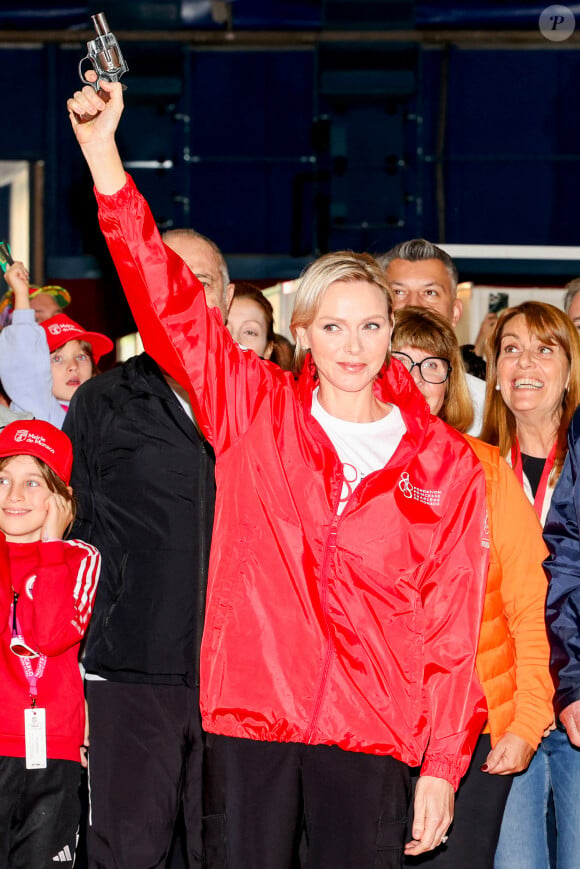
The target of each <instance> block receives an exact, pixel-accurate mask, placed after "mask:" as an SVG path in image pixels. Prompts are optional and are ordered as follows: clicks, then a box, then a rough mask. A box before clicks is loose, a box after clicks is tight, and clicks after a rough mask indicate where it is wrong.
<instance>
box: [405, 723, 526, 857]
mask: <svg viewBox="0 0 580 869" xmlns="http://www.w3.org/2000/svg"><path fill="white" fill-rule="evenodd" d="M490 749H491V742H490V738H489V734H487V733H486V734H482V735H481V736H480V737H479V739H478V741H477V745H476V747H475V751H474V753H473V757H472V759H471V764H470V766H469V769H468V770H467V773H466V774H465V776H464V777H463V779H462V780H461V785H460V786H459V790H458V791H457V795H456V799H455V817H454V819H453V824H452V825H451V827H450V828H449V840H448V841H447V843H446V844H445V845H442V846H441V847H440V848H436V849H435V850H434V851H430V852H428V853H427V854H425V855H422V856H421V857H406V858H405V866H423V865H428V866H429V869H463V867H467V869H493V858H494V855H495V849H496V847H497V843H498V839H499V831H500V828H501V819H502V817H503V810H504V808H505V804H506V800H507V798H508V794H509V792H510V788H511V786H512V776H511V775H490V774H489V773H486V772H482V771H481V769H480V767H481V765H482V764H483V763H485V759H486V757H487V755H488V754H489V752H490Z"/></svg>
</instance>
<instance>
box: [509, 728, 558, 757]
mask: <svg viewBox="0 0 580 869" xmlns="http://www.w3.org/2000/svg"><path fill="white" fill-rule="evenodd" d="M551 723H552V722H551V721H548V723H547V724H546V726H545V727H543V728H542V732H541V733H538V732H537V729H536V728H533V727H528V726H526V725H525V724H522V722H521V721H512V723H511V724H510V725H509V727H507V728H506V731H505V732H506V733H513V734H514V735H515V736H520V737H521V738H522V739H525V741H526V742H527V743H528V745H531V747H532V748H533V749H534V751H536V750H537V748H538V745H539V744H540V742H541V741H542V737H543V735H544V730H546V728H548V727H549V726H550V724H551Z"/></svg>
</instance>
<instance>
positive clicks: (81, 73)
mask: <svg viewBox="0 0 580 869" xmlns="http://www.w3.org/2000/svg"><path fill="white" fill-rule="evenodd" d="M85 60H88V61H89V63H90V64H91V67H92V68H93V70H94V71H95V72H96V73H97V76H98V74H99V72H98V70H97V69H96V68H95V65H94V63H93V62H92V60H91V56H90V54H87V55H85V57H83V58H82V60H80V61H79V78H80V80H81V81H82V83H83V84H88V85H90V86H91V87H92V88H93V90H94V91H95V93H98V90H99V82H100V79H99V78H97V80H96V81H88V79H86V78H85V76H84V70H83V63H84V62H85Z"/></svg>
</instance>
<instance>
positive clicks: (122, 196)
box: [93, 172, 137, 210]
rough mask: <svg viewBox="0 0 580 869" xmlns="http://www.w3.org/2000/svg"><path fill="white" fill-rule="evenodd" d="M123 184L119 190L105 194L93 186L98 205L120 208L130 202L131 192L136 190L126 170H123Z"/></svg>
mask: <svg viewBox="0 0 580 869" xmlns="http://www.w3.org/2000/svg"><path fill="white" fill-rule="evenodd" d="M125 178H126V180H125V184H124V185H123V187H121V189H120V190H117V192H116V193H111V194H110V195H107V194H106V193H99V191H98V190H97V188H96V187H93V193H94V194H95V198H96V200H97V203H98V205H99V207H103V208H106V209H107V208H110V209H113V210H114V209H115V208H122V207H123V206H125V205H127V203H128V202H130V200H131V198H132V196H133V194H134V193H135V191H136V189H137V188H136V186H135V182H134V181H133V179H132V178H131V176H130V175H129V173H128V172H125Z"/></svg>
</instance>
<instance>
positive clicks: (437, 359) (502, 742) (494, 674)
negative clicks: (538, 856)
mask: <svg viewBox="0 0 580 869" xmlns="http://www.w3.org/2000/svg"><path fill="white" fill-rule="evenodd" d="M392 346H393V351H392V353H393V358H394V359H397V360H398V361H399V362H401V363H402V364H403V365H404V366H405V368H406V369H407V371H409V372H410V373H411V376H412V377H413V379H414V381H415V383H416V385H417V387H418V389H419V391H420V392H421V393H422V394H423V395H424V396H425V398H426V400H427V403H428V404H429V407H430V409H431V412H432V413H433V414H435V415H437V416H439V417H440V418H441V419H444V420H445V421H446V422H447V423H448V424H449V425H451V426H453V427H454V428H457V429H458V430H459V431H461V432H465V431H466V430H467V429H468V428H469V426H470V424H471V414H472V409H471V401H470V398H469V392H468V390H467V384H466V380H465V372H464V369H463V363H462V360H461V352H460V349H459V345H458V343H457V338H456V337H455V333H454V332H453V330H452V329H451V327H450V326H449V324H448V323H447V322H446V321H445V320H444V319H443V318H442V317H441V316H440V315H439V314H437V313H436V312H435V311H429V310H426V309H425V308H406V309H405V310H403V311H398V312H396V314H395V330H394V333H393V344H392ZM466 438H467V440H468V442H469V443H470V445H471V446H472V448H473V449H474V451H475V453H476V455H477V456H478V458H479V459H480V461H481V462H482V465H483V468H484V471H485V474H486V485H487V502H488V520H489V526H490V567H489V574H488V580H487V589H486V599H485V606H484V615H483V622H482V626H481V632H480V637H479V648H478V655H477V665H476V668H477V673H478V676H479V678H480V680H481V682H482V685H483V688H484V691H485V695H486V699H487V704H488V720H487V723H486V725H485V727H484V729H483V732H482V734H481V736H480V737H479V740H478V744H477V747H476V750H475V752H474V756H473V760H472V762H471V765H470V767H469V770H468V772H467V775H466V776H465V777H464V779H463V781H462V783H461V786H460V789H459V792H458V795H457V803H456V811H455V818H454V821H453V825H452V827H451V830H450V834H449V840H448V842H447V844H446V845H445V846H444V847H442V848H440V849H438V850H437V852H435V854H434V855H433V856H431V857H430V859H429V861H425V862H429V864H430V865H431V864H433V865H434V866H437V867H446V869H447V867H448V869H457V867H459V866H469V867H470V869H491V867H493V863H494V852H495V849H496V845H497V841H498V837H499V832H500V825H501V820H502V814H503V810H504V806H505V801H506V799H507V796H508V793H509V789H510V787H511V783H512V777H513V775H514V774H515V773H518V772H521V771H522V770H524V769H526V767H527V765H528V764H529V762H530V760H531V758H532V756H533V754H534V751H535V749H536V748H537V747H538V744H539V742H540V739H541V737H542V735H543V732H544V730H545V728H546V727H547V726H548V725H549V724H550V722H551V720H552V715H553V713H552V705H551V697H552V691H553V689H552V683H551V679H550V674H549V671H548V643H547V639H546V631H545V626H544V602H545V597H546V579H545V576H544V572H543V570H542V559H543V558H544V557H545V555H546V549H545V547H544V544H543V542H542V537H541V528H540V524H539V522H538V520H537V517H536V516H535V515H534V511H533V509H532V507H531V505H530V504H529V502H528V501H527V499H526V497H525V495H524V493H523V492H522V490H521V487H520V486H519V485H518V482H517V479H516V477H515V475H514V474H513V472H512V471H510V469H509V467H508V466H507V464H506V462H505V461H504V460H503V459H501V458H500V455H499V450H498V449H497V447H492V446H490V445H488V444H485V443H483V442H482V441H479V440H477V439H475V438H471V437H469V436H466ZM421 862H422V861H421V860H419V859H409V860H408V863H409V865H418V864H420V863H421Z"/></svg>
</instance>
